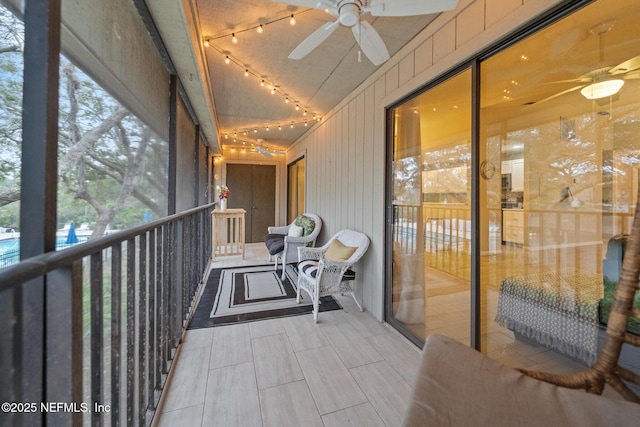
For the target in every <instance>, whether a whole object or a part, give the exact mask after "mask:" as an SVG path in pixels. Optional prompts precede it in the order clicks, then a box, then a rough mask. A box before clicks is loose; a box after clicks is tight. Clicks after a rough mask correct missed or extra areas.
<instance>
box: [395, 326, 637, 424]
mask: <svg viewBox="0 0 640 427" xmlns="http://www.w3.org/2000/svg"><path fill="white" fill-rule="evenodd" d="M639 422H640V405H639V404H637V403H632V402H627V401H625V400H622V399H613V398H608V397H604V396H598V395H594V394H589V393H587V392H585V391H583V390H573V389H569V388H563V387H558V386H555V385H552V384H549V383H546V382H543V381H538V380H535V379H533V378H530V377H528V376H526V375H524V374H521V373H519V372H518V371H516V370H514V369H511V368H509V367H507V366H504V365H502V364H500V363H498V362H496V361H495V360H493V359H491V358H489V357H487V356H485V355H483V354H482V353H480V352H478V351H476V350H473V349H471V348H469V347H467V346H465V345H463V344H461V343H459V342H457V341H455V340H453V339H451V338H448V337H445V336H442V335H431V336H429V337H427V340H426V343H425V346H424V352H423V355H422V362H421V365H420V369H419V372H418V375H417V378H416V381H415V384H414V386H413V392H412V397H411V401H410V402H409V407H408V409H407V412H406V413H405V419H404V423H403V425H404V426H412V427H413V426H415V427H418V426H419V427H423V426H438V427H447V426H451V427H459V426H496V427H498V426H508V427H518V426H521V427H537V426H539V427H552V426H563V427H569V426H575V427H586V426H589V427H592V426H607V427H609V426H616V427H621V426H637V425H639Z"/></svg>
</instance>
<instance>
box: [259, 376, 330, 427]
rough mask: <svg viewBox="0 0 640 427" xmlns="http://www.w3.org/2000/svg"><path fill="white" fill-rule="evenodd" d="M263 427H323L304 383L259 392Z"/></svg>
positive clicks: (294, 383) (297, 382)
mask: <svg viewBox="0 0 640 427" xmlns="http://www.w3.org/2000/svg"><path fill="white" fill-rule="evenodd" d="M260 408H261V410H262V422H263V424H262V425H263V427H284V426H291V427H296V426H305V427H314V426H317V427H323V424H322V419H321V418H320V414H319V413H318V408H316V404H315V403H314V401H313V397H312V396H311V392H310V391H309V387H308V386H307V383H306V381H296V382H292V383H288V384H283V385H279V386H275V387H270V388H266V389H263V390H260Z"/></svg>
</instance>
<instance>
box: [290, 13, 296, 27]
mask: <svg viewBox="0 0 640 427" xmlns="http://www.w3.org/2000/svg"><path fill="white" fill-rule="evenodd" d="M289 25H291V26H292V27H293V26H294V25H296V18H294V17H293V13H292V14H291V19H289Z"/></svg>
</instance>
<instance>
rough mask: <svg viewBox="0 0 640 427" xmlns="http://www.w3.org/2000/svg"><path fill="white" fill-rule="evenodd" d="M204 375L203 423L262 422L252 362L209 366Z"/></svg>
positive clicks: (217, 426)
mask: <svg viewBox="0 0 640 427" xmlns="http://www.w3.org/2000/svg"><path fill="white" fill-rule="evenodd" d="M203 376H204V375H203ZM208 377H209V378H208V383H207V393H206V396H205V404H204V413H203V423H202V424H203V425H205V426H207V427H229V426H234V427H243V426H246V427H255V426H260V425H262V419H261V416H260V401H259V398H258V389H257V387H256V376H255V370H254V367H253V363H242V364H240V365H233V366H228V367H225V368H219V369H212V370H211V371H209V376H208Z"/></svg>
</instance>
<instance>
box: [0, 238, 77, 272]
mask: <svg viewBox="0 0 640 427" xmlns="http://www.w3.org/2000/svg"><path fill="white" fill-rule="evenodd" d="M87 240H88V238H87V237H78V243H82V242H86V241H87ZM69 246H73V245H67V238H66V237H57V238H56V249H64V248H68V247H69ZM18 261H20V239H19V238H15V239H7V240H0V268H3V267H6V266H8V265H11V264H15V263H16V262H18Z"/></svg>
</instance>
